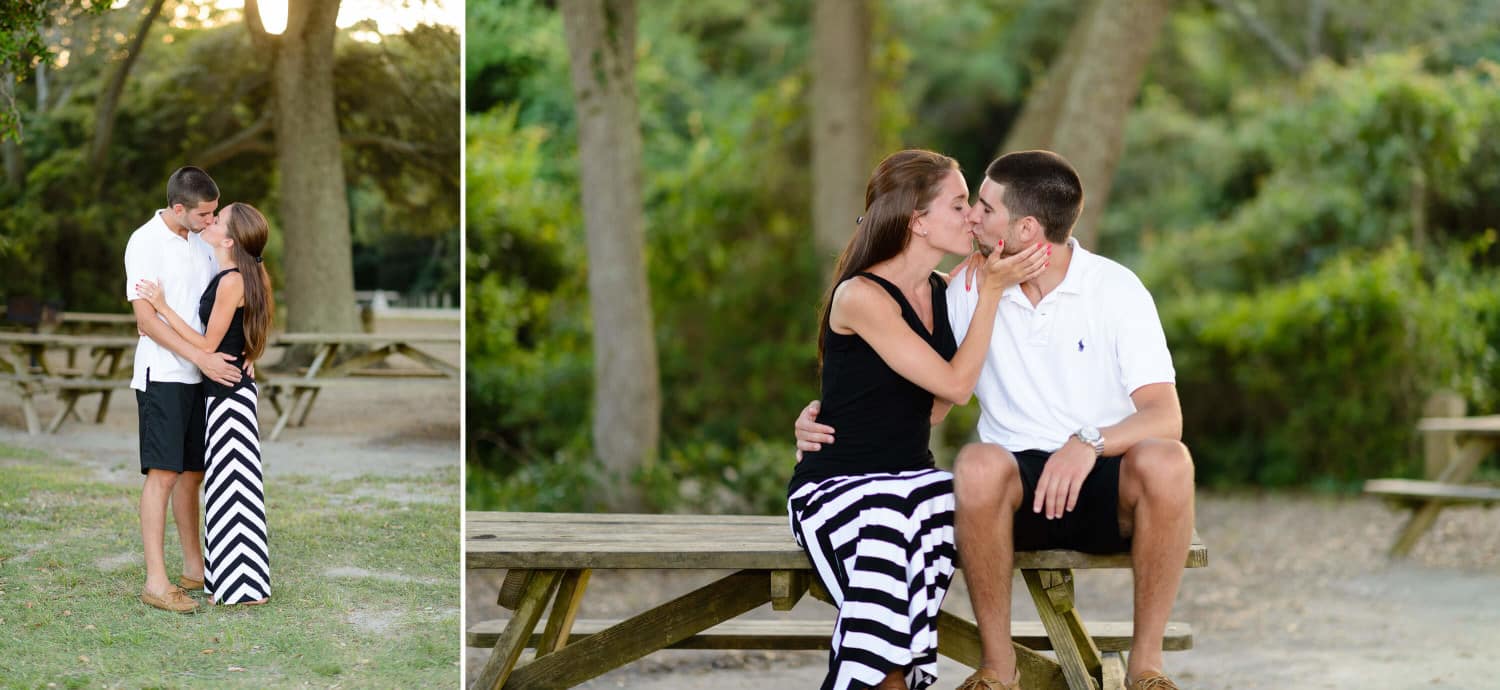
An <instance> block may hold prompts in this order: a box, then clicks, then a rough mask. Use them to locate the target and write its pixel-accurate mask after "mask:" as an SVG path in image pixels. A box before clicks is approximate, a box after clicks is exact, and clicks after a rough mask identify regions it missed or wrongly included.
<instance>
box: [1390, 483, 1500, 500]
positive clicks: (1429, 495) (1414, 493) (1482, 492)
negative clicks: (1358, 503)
mask: <svg viewBox="0 0 1500 690" xmlns="http://www.w3.org/2000/svg"><path fill="white" fill-rule="evenodd" d="M1365 493H1367V494H1374V495H1377V496H1390V497H1395V498H1409V499H1412V500H1415V501H1428V500H1433V501H1438V502H1440V503H1496V502H1500V489H1497V488H1493V487H1487V486H1474V485H1466V484H1444V483H1441V482H1426V481H1419V480H1415V479H1371V480H1369V481H1367V482H1365Z"/></svg>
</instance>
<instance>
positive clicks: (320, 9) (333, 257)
mask: <svg viewBox="0 0 1500 690" xmlns="http://www.w3.org/2000/svg"><path fill="white" fill-rule="evenodd" d="M288 4H289V6H288V8H287V27H286V31H285V32H283V33H282V34H281V35H279V36H271V35H268V34H266V33H265V29H264V27H262V26H261V25H260V21H259V14H258V12H259V7H258V5H257V4H256V3H255V1H254V0H248V1H247V2H246V3H245V19H246V22H245V23H246V25H247V26H248V27H249V29H250V32H251V36H252V38H253V39H254V40H255V41H256V43H257V45H264V46H269V49H270V51H271V53H272V55H273V64H272V67H271V83H272V89H271V90H272V93H273V97H272V104H271V107H272V108H273V110H274V123H275V131H276V136H275V139H276V169H277V173H278V177H279V184H278V187H277V191H278V194H279V196H280V199H281V203H280V205H279V211H280V213H279V215H280V217H281V218H280V220H281V224H282V227H281V228H279V230H280V231H281V232H282V233H283V234H282V237H283V238H284V242H283V244H282V247H283V249H284V251H285V253H286V256H284V257H280V259H281V261H282V266H284V267H285V273H284V275H285V276H286V287H285V294H284V298H283V300H282V301H283V303H285V304H286V305H287V323H286V329H287V330H288V331H297V332H319V333H330V332H338V331H344V332H358V331H359V314H358V311H357V310H356V309H355V303H354V263H353V255H352V249H351V245H350V243H351V239H350V231H349V198H348V196H347V194H346V188H345V183H344V160H343V156H342V150H341V146H340V139H339V123H338V113H337V111H336V110H335V109H334V82H333V65H334V36H335V34H336V32H337V26H336V25H335V24H334V20H335V19H337V18H338V13H339V0H291V1H290V2H289V3H288Z"/></svg>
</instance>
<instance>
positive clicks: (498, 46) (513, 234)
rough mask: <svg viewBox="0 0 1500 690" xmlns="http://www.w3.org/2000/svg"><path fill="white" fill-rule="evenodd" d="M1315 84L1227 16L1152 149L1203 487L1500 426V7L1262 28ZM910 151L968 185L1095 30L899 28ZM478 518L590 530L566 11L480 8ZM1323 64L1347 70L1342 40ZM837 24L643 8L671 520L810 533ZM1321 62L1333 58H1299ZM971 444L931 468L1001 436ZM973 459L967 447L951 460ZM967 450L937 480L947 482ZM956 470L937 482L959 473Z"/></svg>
mask: <svg viewBox="0 0 1500 690" xmlns="http://www.w3.org/2000/svg"><path fill="white" fill-rule="evenodd" d="M1262 4H1263V5H1265V6H1266V7H1265V12H1263V13H1262V14H1261V15H1260V17H1261V19H1262V20H1263V21H1265V22H1267V23H1268V25H1269V26H1271V27H1272V28H1273V29H1275V30H1276V31H1278V32H1280V33H1282V34H1286V35H1292V36H1298V37H1303V38H1306V39H1307V41H1308V42H1307V43H1306V44H1303V43H1299V44H1298V45H1297V46H1296V48H1297V49H1298V50H1299V51H1301V54H1302V55H1303V56H1304V57H1305V58H1307V59H1306V61H1305V65H1304V67H1303V68H1302V69H1300V70H1290V69H1288V68H1287V67H1285V66H1283V65H1281V64H1279V63H1277V62H1276V61H1275V60H1274V59H1273V58H1272V57H1270V56H1269V55H1268V53H1267V51H1266V49H1265V46H1264V45H1263V43H1262V39H1260V38H1257V37H1256V36H1255V35H1254V34H1253V33H1252V32H1249V31H1248V30H1247V29H1246V28H1245V26H1244V25H1243V24H1242V23H1241V22H1240V21H1239V20H1238V19H1236V18H1235V17H1233V16H1231V15H1228V14H1225V13H1224V12H1222V11H1219V10H1218V9H1216V8H1215V6H1214V4H1213V3H1181V4H1179V5H1177V6H1175V7H1174V10H1173V15H1172V17H1171V19H1170V21H1169V25H1168V28H1167V32H1166V38H1165V39H1164V40H1163V43H1162V44H1161V45H1160V47H1159V49H1158V51H1157V53H1156V55H1155V56H1154V57H1153V64H1152V67H1151V70H1150V72H1149V73H1148V76H1147V78H1146V83H1145V85H1144V86H1143V90H1142V96H1141V99H1140V103H1139V105H1138V107H1137V110H1136V112H1135V113H1134V114H1133V115H1132V116H1131V119H1130V121H1129V123H1128V127H1127V140H1126V148H1125V153H1124V155H1123V157H1122V161H1121V163H1120V167H1119V169H1118V172H1117V179H1116V182H1115V186H1114V192H1113V194H1112V197H1111V200H1110V207H1109V210H1108V212H1107V214H1106V216H1105V219H1104V227H1103V232H1102V234H1101V241H1102V244H1103V247H1102V249H1103V251H1104V252H1105V253H1106V254H1108V255H1111V256H1113V257H1116V258H1119V259H1120V260H1121V261H1123V262H1124V263H1126V264H1127V265H1129V266H1131V267H1132V268H1134V269H1136V270H1137V271H1138V272H1139V274H1140V275H1141V277H1142V279H1143V280H1144V281H1145V282H1146V284H1147V286H1148V287H1150V288H1151V289H1152V290H1153V293H1154V295H1155V297H1156V300H1157V304H1158V306H1159V308H1160V310H1161V313H1162V316H1163V319H1164V324H1165V326H1166V328H1167V333H1168V338H1169V343H1170V345H1171V347H1172V350H1173V354H1174V359H1175V361H1176V363H1177V369H1178V376H1179V385H1180V389H1181V395H1182V399H1183V404H1184V409H1185V413H1186V415H1187V419H1186V424H1187V428H1186V432H1185V438H1186V440H1187V441H1188V443H1189V444H1190V445H1191V446H1192V447H1193V448H1194V451H1195V456H1196V457H1197V459H1198V462H1199V468H1200V469H1199V473H1200V477H1202V478H1203V479H1204V480H1205V481H1208V482H1213V483H1225V484H1242V483H1264V484H1289V483H1301V484H1312V485H1322V484H1328V485H1339V486H1344V485H1347V483H1348V482H1350V481H1352V480H1355V479H1357V478H1358V477H1362V476H1370V475H1373V474H1383V473H1390V472H1403V471H1412V470H1413V469H1414V468H1415V467H1416V465H1417V461H1416V459H1415V458H1416V455H1415V448H1414V446H1413V436H1412V428H1413V425H1414V423H1415V420H1416V417H1417V416H1418V414H1419V410H1420V407H1421V404H1422V403H1423V402H1424V398H1425V396H1426V394H1427V393H1428V392H1430V391H1432V390H1435V389H1438V388H1452V389H1455V390H1458V391H1460V392H1461V393H1463V394H1464V395H1465V396H1466V397H1467V398H1468V399H1469V401H1470V403H1471V404H1472V405H1473V408H1474V409H1475V410H1477V411H1480V412H1485V411H1489V410H1492V409H1495V405H1496V404H1497V403H1500V393H1497V390H1496V388H1497V385H1500V384H1497V383H1496V382H1497V381H1500V363H1497V361H1500V352H1497V343H1500V280H1497V278H1496V275H1495V271H1494V270H1493V267H1494V265H1495V263H1496V261H1497V259H1500V253H1497V250H1496V248H1495V246H1494V242H1493V239H1490V238H1492V237H1493V234H1492V232H1491V231H1492V229H1493V228H1496V227H1500V205H1497V202H1496V201H1495V200H1496V199H1500V143H1497V140H1496V139H1495V138H1494V136H1493V132H1496V131H1500V89H1496V88H1495V85H1496V81H1497V79H1496V77H1497V71H1496V67H1495V66H1494V65H1493V64H1492V63H1489V62H1485V61H1483V60H1482V59H1481V58H1483V57H1485V56H1492V55H1495V54H1496V53H1497V52H1500V31H1497V30H1496V29H1495V26H1497V25H1500V23H1497V22H1493V21H1489V20H1490V19H1493V18H1495V12H1496V9H1495V7H1496V6H1494V5H1493V3H1482V2H1438V1H1435V0H1434V1H1431V2H1415V3H1408V2H1398V1H1397V0H1378V3H1377V7H1378V8H1380V12H1382V13H1384V16H1388V17H1392V18H1396V19H1398V20H1399V21H1395V22H1371V21H1369V19H1368V14H1367V13H1366V12H1365V10H1363V9H1362V7H1364V6H1365V5H1367V4H1368V3H1361V2H1355V1H1354V0H1347V1H1346V0H1330V1H1329V2H1327V3H1320V5H1322V6H1323V7H1324V8H1325V13H1324V15H1323V16H1322V17H1321V19H1320V21H1322V22H1323V31H1322V33H1321V34H1318V35H1316V36H1308V35H1307V34H1306V32H1305V28H1306V27H1305V24H1306V22H1307V12H1308V11H1309V9H1308V7H1306V6H1304V5H1302V4H1298V3H1279V4H1278V3H1262ZM879 7H880V9H879V11H878V12H877V15H876V21H875V29H874V31H875V34H874V41H873V50H872V65H873V69H874V71H875V74H876V78H877V82H878V84H879V88H878V89H877V93H878V96H877V103H876V105H875V110H876V113H877V120H878V127H877V131H878V135H877V139H878V140H879V144H878V146H879V148H880V150H881V152H886V151H889V150H892V149H895V148H898V147H902V146H924V147H929V148H935V149H938V150H941V151H944V152H947V153H950V154H953V155H955V156H957V157H958V158H959V160H960V161H961V162H962V163H963V165H964V167H965V169H966V170H967V171H969V177H970V181H971V183H972V182H974V181H975V176H976V175H977V174H978V171H979V170H982V169H983V167H984V166H985V164H986V163H988V161H989V159H990V157H991V156H992V155H993V153H994V152H995V150H996V149H997V148H998V147H999V146H1000V145H1001V142H1002V141H1003V139H1004V136H1005V130H1006V128H1007V127H1008V126H1009V124H1010V123H1011V121H1012V120H1013V119H1014V117H1015V116H1016V114H1017V113H1018V112H1019V110H1020V108H1021V106H1022V104H1023V99H1024V98H1025V96H1026V93H1027V91H1028V90H1029V89H1030V88H1031V87H1032V86H1033V85H1034V84H1035V83H1036V81H1037V79H1039V78H1040V76H1041V75H1042V74H1043V73H1044V72H1045V70H1046V68H1047V66H1048V64H1049V62H1050V60H1051V59H1052V57H1053V56H1054V55H1056V54H1057V52H1058V49H1059V47H1060V44H1061V42H1062V41H1063V40H1064V38H1065V37H1066V35H1067V29H1068V27H1069V26H1070V24H1071V22H1072V21H1073V20H1074V18H1075V17H1076V14H1077V12H1078V6H1077V4H1076V3H1069V2H1062V1H1055V2H1054V1H1050V0H1049V1H1046V2H1035V1H1022V0H970V1H968V2H961V3H950V4H944V5H943V7H942V8H941V9H938V8H935V7H934V6H933V5H932V3H927V2H919V1H916V0H889V1H888V2H883V3H879ZM469 29H470V32H469V34H468V42H467V47H468V56H467V57H468V62H467V72H466V75H465V78H466V84H465V88H466V91H467V93H468V94H469V100H468V104H469V139H468V142H467V145H468V147H469V158H468V165H469V171H468V172H469V178H468V179H469V199H468V204H469V207H468V208H469V227H468V236H467V242H468V251H469V254H468V262H469V263H468V281H469V284H468V287H469V293H468V308H469V322H468V323H469V330H468V339H469V342H468V347H469V350H468V361H469V373H468V376H469V389H468V406H469V409H468V414H469V417H468V418H469V426H468V429H469V436H470V447H469V448H468V455H469V463H470V468H471V477H477V478H478V479H477V480H475V481H471V483H470V488H469V491H470V498H471V500H475V501H477V503H476V505H480V506H483V507H486V508H529V509H580V508H582V509H587V508H589V507H591V506H594V505H596V503H595V501H596V493H597V491H598V489H599V488H600V487H601V486H603V484H602V482H607V481H619V479H610V478H605V476H604V474H603V471H602V469H601V468H600V467H599V466H598V465H597V464H596V463H595V462H594V461H592V460H588V459H587V458H590V457H591V447H590V446H591V444H590V441H589V434H590V429H591V426H590V419H589V416H590V414H591V409H592V394H593V391H592V387H593V384H592V367H593V364H592V362H593V353H592V348H593V346H594V344H593V343H592V342H591V337H590V334H589V317H588V308H589V302H588V295H587V289H586V288H587V285H586V283H587V281H586V279H585V278H586V275H587V273H586V272H587V270H588V252H587V251H586V248H585V247H583V242H584V234H583V227H582V219H581V214H580V211H579V208H578V206H579V199H580V198H581V196H580V195H581V194H584V193H588V190H580V189H579V188H578V166H579V165H581V164H584V163H581V162H580V161H578V152H577V135H576V128H575V127H576V126H575V123H574V116H573V111H572V94H571V86H570V81H569V76H568V58H567V49H566V44H565V42H564V38H563V35H562V34H563V32H562V25H561V18H560V16H559V15H558V13H557V12H556V10H555V9H552V7H551V6H550V3H545V2H540V1H539V0H520V1H517V2H502V3H494V2H490V3H471V5H470V7H469ZM1313 39H1316V40H1313ZM810 40H811V17H810V14H809V10H808V7H807V4H806V3H797V2H751V1H750V0H710V1H707V2H688V1H687V0H676V1H663V2H653V3H647V4H643V6H642V8H641V11H640V28H639V37H638V42H637V61H638V67H637V70H636V76H637V92H638V96H639V100H640V104H639V109H640V113H641V132H642V138H643V142H644V146H643V151H644V157H645V161H644V166H643V167H644V170H643V171H642V175H643V187H644V190H645V202H646V220H647V223H646V227H647V230H646V232H647V247H646V249H647V261H648V277H649V281H650V289H651V295H652V301H653V309H654V315H655V326H656V336H657V347H658V352H659V358H660V365H661V383H662V391H663V429H662V451H661V454H660V457H659V459H658V461H657V462H656V464H655V465H653V466H651V467H648V468H646V469H644V470H643V471H642V472H641V473H640V475H639V476H637V477H634V478H630V480H632V481H636V482H638V483H639V484H640V485H641V486H642V487H643V488H644V489H645V492H646V495H647V497H648V500H649V501H650V502H651V503H652V505H654V506H655V507H657V508H659V509H662V510H674V511H675V510H685V511H759V512H780V511H781V510H783V501H784V494H783V492H784V487H785V482H786V478H787V477H788V476H789V473H790V472H791V469H792V452H793V450H792V447H791V443H790V433H791V429H790V427H791V421H792V418H793V416H794V415H795V414H796V412H797V411H798V410H799V409H801V407H802V405H803V404H805V403H806V401H807V400H809V399H812V398H814V397H816V396H817V383H818V382H817V380H816V364H815V347H816V345H815V342H814V334H815V330H814V329H815V322H816V314H817V306H818V301H819V299H820V297H821V293H822V291H823V289H824V287H825V286H824V285H822V283H821V278H820V277H819V275H820V269H821V268H823V267H824V266H825V265H826V264H827V263H829V262H831V261H832V257H826V256H816V255H815V254H814V253H813V252H811V251H809V248H810V247H811V245H812V243H811V239H810V221H809V220H808V219H809V218H810V216H811V214H810V209H809V203H810V194H809V189H810V187H811V180H810V178H809V176H808V171H807V168H808V158H809V148H810V142H809V133H808V131H807V105H806V103H807V89H808V86H809V83H810V79H811V74H812V73H811V70H812V69H816V66H815V65H809V64H808V59H809V57H810V53H811V50H810V48H809V45H808V41H810ZM1299 40H1302V39H1300V38H1299ZM977 416H978V408H977V406H976V405H973V404H971V405H970V406H968V407H967V408H960V409H957V410H954V411H953V412H952V413H951V417H950V420H949V421H948V422H946V423H945V424H944V425H943V426H941V427H940V428H939V429H938V430H937V432H936V433H937V435H936V436H935V437H934V446H935V447H937V448H940V449H942V448H947V449H954V448H957V447H958V446H959V445H960V444H962V443H963V442H965V441H967V440H969V439H970V438H972V434H973V429H974V425H975V420H976V418H977ZM948 453H949V454H950V455H951V450H950V451H948ZM941 454H942V453H940V455H941ZM949 461H951V457H949V458H943V457H940V458H939V462H940V463H946V462H949Z"/></svg>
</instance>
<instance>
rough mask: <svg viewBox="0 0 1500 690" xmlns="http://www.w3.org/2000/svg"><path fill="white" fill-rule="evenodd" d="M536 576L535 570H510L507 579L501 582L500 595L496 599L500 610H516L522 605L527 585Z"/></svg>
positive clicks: (506, 575) (506, 574)
mask: <svg viewBox="0 0 1500 690" xmlns="http://www.w3.org/2000/svg"><path fill="white" fill-rule="evenodd" d="M535 574H536V571H535V570H508V571H506V573H505V579H504V580H502V581H501V582H500V593H499V595H497V596H496V597H495V603H496V604H499V605H500V608H503V609H509V610H511V611H514V610H516V607H517V606H520V605H521V598H522V597H523V596H525V594H526V585H527V584H529V583H530V582H531V578H532V576H533V575H535Z"/></svg>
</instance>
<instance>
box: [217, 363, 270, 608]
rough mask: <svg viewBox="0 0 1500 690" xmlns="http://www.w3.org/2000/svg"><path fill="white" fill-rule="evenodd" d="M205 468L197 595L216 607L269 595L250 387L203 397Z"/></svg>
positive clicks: (263, 503)
mask: <svg viewBox="0 0 1500 690" xmlns="http://www.w3.org/2000/svg"><path fill="white" fill-rule="evenodd" d="M206 402H207V404H206V407H207V409H208V444H207V445H208V468H207V473H206V475H205V477H204V482H203V496H204V498H203V522H204V532H205V533H206V534H207V549H206V550H205V552H204V554H203V572H204V576H203V590H204V592H206V593H208V594H209V595H211V596H212V597H213V598H214V602H215V603H219V604H243V603H246V602H252V601H258V600H261V599H265V598H267V597H270V596H271V560H270V553H269V552H268V551H267V549H266V499H265V484H264V483H263V481H262V474H261V464H260V427H259V425H258V423H257V421H256V417H255V404H256V386H255V384H254V383H251V384H248V385H245V386H241V387H239V388H236V389H234V391H233V392H232V393H230V394H229V395H226V396H219V397H216V396H208V398H207V401H206Z"/></svg>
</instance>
